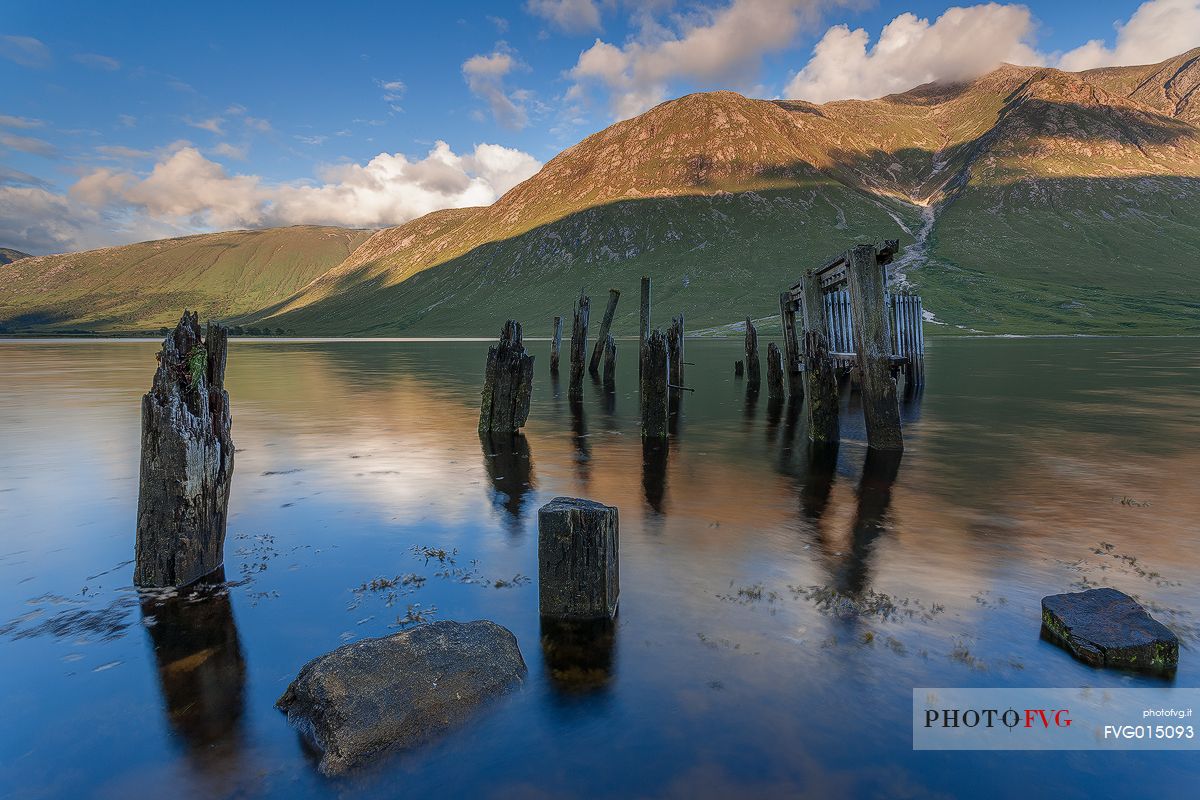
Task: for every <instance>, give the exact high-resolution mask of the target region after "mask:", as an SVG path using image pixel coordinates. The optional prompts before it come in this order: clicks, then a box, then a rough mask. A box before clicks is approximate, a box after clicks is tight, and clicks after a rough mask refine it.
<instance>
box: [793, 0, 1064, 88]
mask: <svg viewBox="0 0 1200 800" xmlns="http://www.w3.org/2000/svg"><path fill="white" fill-rule="evenodd" d="M1034 27H1035V26H1034V21H1033V17H1032V16H1031V15H1030V13H1029V9H1028V8H1026V7H1025V6H1019V5H1000V4H997V3H988V4H986V5H978V6H970V7H968V8H950V9H947V10H946V12H945V13H943V14H942V15H941V16H940V17H938V18H937V19H936V20H935V21H933V22H930V21H929V20H928V19H922V18H920V17H918V16H917V15H915V14H911V13H905V14H901V15H900V16H898V17H896V18H895V19H893V20H892V21H891V22H889V23H888V24H887V25H886V26H885V27H884V29H883V31H882V32H881V33H880V34H879V38H878V40H876V42H875V44H874V45H871V44H870V37H869V36H868V34H867V32H866V31H865V30H863V29H862V28H858V29H855V30H851V29H850V28H849V27H847V26H846V25H836V26H834V27H832V28H830V29H829V30H828V31H826V32H825V35H824V36H823V37H821V40H820V41H819V42H817V44H816V46H815V47H814V48H813V55H812V58H811V59H810V60H809V62H808V64H806V65H805V67H804V68H803V69H802V70H800V71H799V72H798V73H797V74H796V75H795V76H794V77H793V78H792V80H791V81H790V82H789V83H788V85H787V87H786V88H785V89H784V92H783V94H784V96H785V97H789V98H800V99H804V100H811V101H813V102H817V103H822V102H825V101H827V100H841V99H846V98H871V97H879V96H881V95H885V94H890V93H892V92H902V91H905V90H907V89H911V88H912V87H914V86H917V85H920V84H922V83H928V82H929V81H953V80H962V79H965V78H972V77H975V76H977V75H981V74H983V73H984V72H987V71H988V70H990V69H992V68H994V67H996V66H997V65H998V64H1000V63H1002V62H1005V61H1009V62H1014V63H1018V64H1037V63H1041V61H1042V58H1043V57H1042V56H1040V55H1038V54H1037V52H1036V51H1035V50H1034V48H1033V47H1032V46H1031V44H1030V41H1031V39H1032V37H1033V34H1034Z"/></svg>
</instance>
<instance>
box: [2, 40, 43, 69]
mask: <svg viewBox="0 0 1200 800" xmlns="http://www.w3.org/2000/svg"><path fill="white" fill-rule="evenodd" d="M0 58H7V59H8V60H9V61H12V62H14V63H17V64H20V65H21V66H22V67H33V68H35V69H38V68H41V67H48V66H50V60H51V58H50V48H49V47H46V45H44V44H42V43H41V42H40V41H38V40H37V39H34V38H33V37H32V36H0Z"/></svg>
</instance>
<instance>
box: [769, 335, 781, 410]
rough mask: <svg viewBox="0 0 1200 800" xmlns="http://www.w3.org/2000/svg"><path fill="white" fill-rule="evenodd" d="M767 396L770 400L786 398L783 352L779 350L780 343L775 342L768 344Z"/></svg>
mask: <svg viewBox="0 0 1200 800" xmlns="http://www.w3.org/2000/svg"><path fill="white" fill-rule="evenodd" d="M767 398H768V399H770V400H782V399H783V398H784V388H783V353H781V352H779V345H777V344H775V343H774V342H771V343H770V344H769V345H767Z"/></svg>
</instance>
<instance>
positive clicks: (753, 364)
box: [746, 317, 762, 391]
mask: <svg viewBox="0 0 1200 800" xmlns="http://www.w3.org/2000/svg"><path fill="white" fill-rule="evenodd" d="M761 382H762V372H761V371H760V370H759V367H758V329H757V328H755V327H754V323H753V322H751V321H750V318H749V317H746V388H748V389H753V390H754V391H758V386H759V384H760V383H761Z"/></svg>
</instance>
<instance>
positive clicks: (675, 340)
mask: <svg viewBox="0 0 1200 800" xmlns="http://www.w3.org/2000/svg"><path fill="white" fill-rule="evenodd" d="M683 346H684V345H683V313H682V312H680V314H679V316H678V317H675V318H674V319H672V320H671V327H670V328H668V329H667V357H668V358H669V359H670V361H671V383H672V384H674V385H676V386H683Z"/></svg>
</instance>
